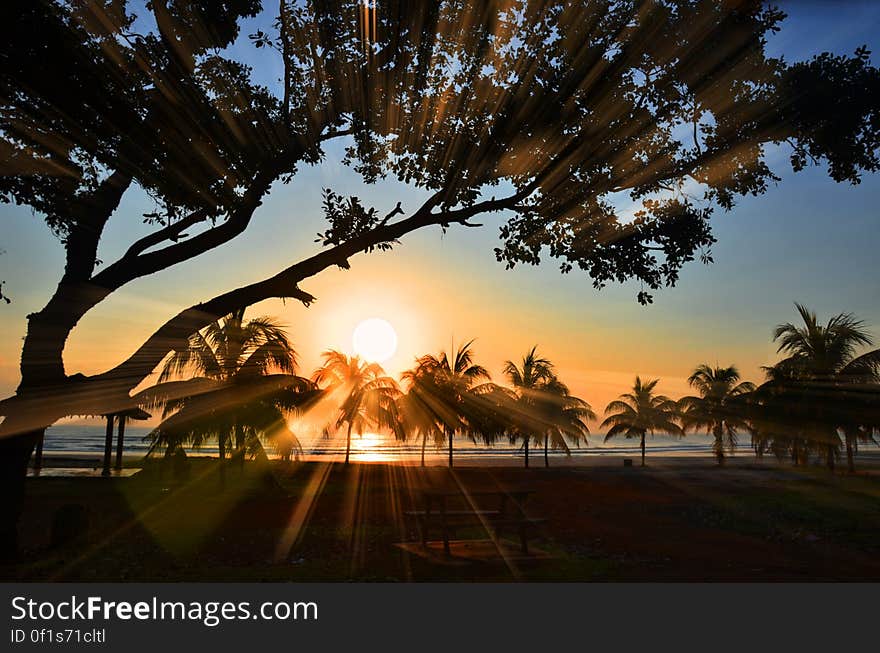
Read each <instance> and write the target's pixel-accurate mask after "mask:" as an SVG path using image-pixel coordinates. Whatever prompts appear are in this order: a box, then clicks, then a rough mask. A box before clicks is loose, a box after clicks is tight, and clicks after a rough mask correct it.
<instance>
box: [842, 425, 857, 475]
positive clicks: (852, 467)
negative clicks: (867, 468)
mask: <svg viewBox="0 0 880 653" xmlns="http://www.w3.org/2000/svg"><path fill="white" fill-rule="evenodd" d="M843 437H844V441H845V442H846V469H847V470H848V471H849V473H850V474H852V473H853V472H855V471H856V461H855V457H854V456H853V436H852V435H851V434H850V433H844V434H843Z"/></svg>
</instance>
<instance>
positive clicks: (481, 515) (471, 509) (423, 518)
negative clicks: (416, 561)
mask: <svg viewBox="0 0 880 653" xmlns="http://www.w3.org/2000/svg"><path fill="white" fill-rule="evenodd" d="M415 494H416V496H418V497H420V499H421V509H419V510H411V511H409V512H408V513H407V514H409V515H411V516H413V517H415V518H416V519H417V520H418V524H419V531H420V534H421V539H422V546H424V547H427V545H428V534H429V532H430V531H432V530H434V529H439V530H440V533H441V535H442V537H443V552H444V553H445V554H446V555H447V556H448V555H449V554H450V547H449V539H450V533H451V532H452V531H453V530H455V529H456V528H458V527H462V526H467V525H476V524H479V525H480V526H482V527H483V528H485V530H486V531H487V532H488V533H489V534H490V535H491V536H492V537H493V540H494V539H496V538H498V537H500V534H501V532H502V531H503V530H505V529H508V528H510V529H512V530H515V531H517V532H518V534H519V539H520V548H521V550H522V553H523V555H528V553H529V549H528V536H529V534H530V533H531V531H532V529H533V528H534V527H535V526H536V525H538V524H540V523H543V522H544V521H545V520H544V519H540V518H536V517H529V516H527V515H526V512H525V504H526V500H527V499H528V497H529V496H530V495H532V494H534V490H532V489H530V488H485V489H477V490H468V489H465V488H442V487H441V488H437V487H427V488H420V489H417V490H416V491H415Z"/></svg>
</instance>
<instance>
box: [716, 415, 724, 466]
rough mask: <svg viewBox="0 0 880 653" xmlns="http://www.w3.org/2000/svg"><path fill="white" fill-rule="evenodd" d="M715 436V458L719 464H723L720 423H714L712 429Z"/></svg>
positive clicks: (722, 435)
mask: <svg viewBox="0 0 880 653" xmlns="http://www.w3.org/2000/svg"><path fill="white" fill-rule="evenodd" d="M714 436H715V459H716V460H717V461H718V464H719V465H723V464H724V431H723V430H722V426H721V424H716V425H715V429H714Z"/></svg>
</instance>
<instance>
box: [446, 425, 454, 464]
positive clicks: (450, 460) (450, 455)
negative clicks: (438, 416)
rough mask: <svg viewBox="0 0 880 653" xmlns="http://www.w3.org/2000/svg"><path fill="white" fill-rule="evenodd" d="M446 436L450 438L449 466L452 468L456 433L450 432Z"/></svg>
mask: <svg viewBox="0 0 880 653" xmlns="http://www.w3.org/2000/svg"><path fill="white" fill-rule="evenodd" d="M446 435H447V436H448V437H449V466H450V467H452V438H453V436H454V435H455V432H454V431H449V432H447V434H446Z"/></svg>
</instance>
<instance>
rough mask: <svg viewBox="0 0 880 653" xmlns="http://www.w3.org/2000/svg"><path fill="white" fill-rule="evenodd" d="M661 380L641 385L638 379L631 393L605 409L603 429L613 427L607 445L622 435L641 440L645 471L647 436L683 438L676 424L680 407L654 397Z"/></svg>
mask: <svg viewBox="0 0 880 653" xmlns="http://www.w3.org/2000/svg"><path fill="white" fill-rule="evenodd" d="M659 381H660V379H654V380H652V381H648V382H646V383H645V382H642V379H641V378H640V377H638V376H637V377H636V380H635V384H634V385H633V389H632V392H630V393H626V394H622V395H620V397H618V398H617V399H616V400H614V401H612V402H611V403H609V404H608V405H607V406H606V407H605V414H606V415H608V417H606V418H605V421H604V422H602V424H601V427H602V428H605V427H607V426H610V427H611V428H610V429H608V433H607V434H606V435H605V442H608V440H610V439H611V438H614V437H617V436H618V435H623V436H625V437H627V438H640V439H641V447H642V467H644V466H645V435H646V434H648V433H656V432H657V431H662V432H664V433H669V434H671V435H684V431H682V429H681V427H680V426H679V425H678V424H676V423H675V420H676V418H677V416H678V405H677V404H676V402H674V401H673V400H672V399H670V398H669V397H666V396H664V395H657V394H654V388H656V387H657V383H658V382H659Z"/></svg>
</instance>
